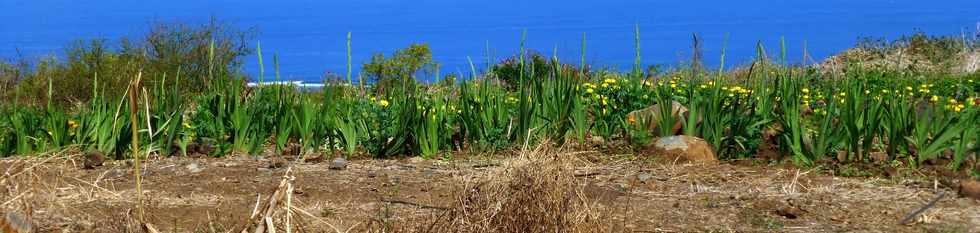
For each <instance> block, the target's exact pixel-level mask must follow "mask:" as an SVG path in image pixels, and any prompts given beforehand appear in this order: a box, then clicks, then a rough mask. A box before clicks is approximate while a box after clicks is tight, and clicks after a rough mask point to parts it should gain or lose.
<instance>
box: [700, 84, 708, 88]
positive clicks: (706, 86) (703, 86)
mask: <svg viewBox="0 0 980 233" xmlns="http://www.w3.org/2000/svg"><path fill="white" fill-rule="evenodd" d="M700 88H701V89H705V88H708V85H704V84H701V86H700Z"/></svg>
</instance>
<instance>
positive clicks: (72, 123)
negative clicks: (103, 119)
mask: <svg viewBox="0 0 980 233" xmlns="http://www.w3.org/2000/svg"><path fill="white" fill-rule="evenodd" d="M68 128H72V129H74V128H78V122H75V120H68Z"/></svg>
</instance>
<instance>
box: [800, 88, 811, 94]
mask: <svg viewBox="0 0 980 233" xmlns="http://www.w3.org/2000/svg"><path fill="white" fill-rule="evenodd" d="M801 91H803V93H804V94H809V93H810V89H807V88H803V90H801Z"/></svg>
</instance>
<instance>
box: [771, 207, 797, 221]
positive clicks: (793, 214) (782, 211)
mask: <svg viewBox="0 0 980 233" xmlns="http://www.w3.org/2000/svg"><path fill="white" fill-rule="evenodd" d="M776 215H779V216H783V217H785V218H788V219H796V218H797V217H799V216H801V215H803V210H801V209H800V208H796V207H795V206H783V207H780V208H779V209H776Z"/></svg>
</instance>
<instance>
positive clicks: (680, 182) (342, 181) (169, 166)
mask: <svg viewBox="0 0 980 233" xmlns="http://www.w3.org/2000/svg"><path fill="white" fill-rule="evenodd" d="M562 156H571V157H574V158H575V167H577V169H576V171H573V172H575V177H576V180H577V181H578V182H581V184H583V186H584V187H587V188H586V189H585V190H586V193H587V194H588V195H587V196H588V197H589V198H592V199H594V200H596V201H597V202H598V203H600V204H602V205H605V206H608V207H611V209H613V210H614V211H611V213H610V214H608V215H609V216H606V219H607V220H608V225H610V229H613V231H633V232H980V202H978V201H976V200H972V199H967V198H963V197H959V196H958V195H957V194H956V193H955V191H953V190H951V189H950V188H948V187H946V186H944V185H939V184H938V182H936V181H934V180H931V179H930V178H928V177H926V176H923V177H919V178H914V177H904V178H898V177H894V178H887V179H883V178H846V177H835V176H832V175H829V174H828V172H824V171H821V170H819V169H811V170H807V169H797V168H793V167H791V166H785V165H782V166H773V165H735V164H731V163H728V164H721V165H692V164H683V163H677V162H671V161H663V160H658V159H642V158H636V157H633V156H630V155H609V154H601V153H599V152H588V151H586V152H576V153H567V154H564V155H562ZM73 158H74V159H73ZM77 158H80V157H79V156H77V155H76V156H63V157H60V158H58V157H51V158H46V159H41V158H8V159H3V160H0V171H2V172H5V173H4V174H3V177H2V180H0V184H2V185H0V187H2V188H3V189H2V190H0V200H3V201H0V205H2V206H0V210H3V211H19V212H21V213H23V212H28V213H30V214H28V216H29V218H31V219H33V222H34V225H35V230H36V232H121V231H123V230H121V229H123V227H122V226H121V225H124V224H125V223H126V222H127V221H129V219H133V216H134V210H133V208H134V206H135V203H136V199H135V192H136V191H135V185H134V177H133V174H132V172H131V171H132V165H129V162H128V161H112V162H108V163H107V164H106V165H105V166H102V167H98V168H96V169H91V170H86V169H81V168H80V167H81V164H80V161H78V160H77ZM509 159H510V158H485V157H475V156H474V157H470V158H466V159H456V160H453V161H433V160H428V161H425V160H421V159H399V160H373V159H356V160H352V161H351V162H350V164H349V166H348V168H347V169H346V170H330V169H328V167H329V165H328V164H329V162H324V163H316V164H312V163H296V164H294V165H293V166H292V168H291V169H292V174H293V176H294V178H295V179H294V180H293V185H294V187H295V191H294V192H293V195H292V205H293V206H294V207H296V208H298V209H300V210H302V211H301V212H304V213H302V214H298V215H302V217H303V218H302V219H303V220H302V221H297V224H298V225H302V226H303V227H304V229H308V230H307V231H308V232H325V231H331V232H363V231H368V230H371V229H369V228H371V227H373V226H377V225H379V224H378V223H383V222H388V221H392V220H393V219H394V220H397V219H411V218H419V217H422V218H425V217H426V216H433V215H434V214H436V213H438V212H439V211H441V210H440V208H441V207H442V206H446V205H448V204H449V203H448V202H450V201H451V200H452V199H453V197H452V195H453V193H454V192H453V189H454V188H456V187H459V183H460V181H461V179H469V178H467V177H473V176H479V175H484V176H486V175H492V174H495V173H494V172H496V171H497V170H500V169H502V166H500V164H502V163H505V162H506V161H507V160H509ZM269 164H270V162H269V161H268V160H264V159H251V158H227V159H189V158H162V159H153V160H151V161H149V163H147V164H146V166H145V171H144V173H143V174H144V180H143V185H142V187H143V195H144V197H145V203H146V213H147V216H148V219H149V222H151V223H153V224H154V225H155V226H156V227H157V228H158V229H159V230H161V231H162V232H225V231H226V230H231V229H238V228H239V227H242V225H243V223H244V222H245V220H246V219H247V218H248V217H249V214H250V213H251V212H252V209H253V208H255V205H256V201H257V199H259V198H260V195H261V198H266V197H267V196H269V195H270V194H271V193H272V192H273V191H274V190H275V189H276V187H277V186H278V185H279V184H280V181H281V180H282V179H283V175H284V173H285V171H286V168H269ZM194 166H197V167H198V168H200V169H201V170H200V171H193V170H194V169H192V167H194ZM940 192H946V193H947V194H948V195H946V196H945V198H943V199H941V200H940V201H939V202H938V204H937V205H936V206H935V207H933V208H931V209H929V210H927V211H926V212H925V213H924V214H923V215H922V216H920V217H918V218H917V219H916V220H915V222H914V223H912V224H907V225H899V224H898V222H899V220H900V219H902V218H903V217H904V216H905V215H906V214H908V213H909V212H912V211H913V210H915V209H917V208H919V207H921V206H923V205H925V203H927V202H929V201H930V200H931V199H933V198H934V197H936V196H937V195H938V193H940ZM25 210H28V211H25ZM786 212H789V213H788V214H787V213H786ZM297 219H300V218H297Z"/></svg>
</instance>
